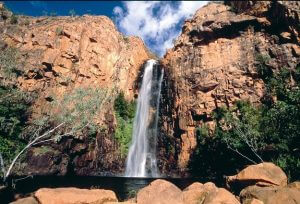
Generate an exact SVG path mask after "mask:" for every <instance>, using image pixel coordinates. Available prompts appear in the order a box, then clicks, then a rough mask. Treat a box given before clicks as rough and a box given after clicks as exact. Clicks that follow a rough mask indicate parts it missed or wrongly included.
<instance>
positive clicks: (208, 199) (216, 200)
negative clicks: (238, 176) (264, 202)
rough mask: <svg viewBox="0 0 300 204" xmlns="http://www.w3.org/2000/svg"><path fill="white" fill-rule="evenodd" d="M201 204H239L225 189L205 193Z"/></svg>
mask: <svg viewBox="0 0 300 204" xmlns="http://www.w3.org/2000/svg"><path fill="white" fill-rule="evenodd" d="M203 204H240V202H239V201H238V200H237V199H236V198H235V196H234V195H233V194H232V193H230V192H229V191H227V190H226V189H224V188H217V189H216V190H215V191H210V192H208V193H207V195H206V196H205V199H204V202H203Z"/></svg>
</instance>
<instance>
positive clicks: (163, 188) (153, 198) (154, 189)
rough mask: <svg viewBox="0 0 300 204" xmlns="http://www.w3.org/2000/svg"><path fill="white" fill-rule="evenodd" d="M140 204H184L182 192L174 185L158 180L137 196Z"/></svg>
mask: <svg viewBox="0 0 300 204" xmlns="http://www.w3.org/2000/svg"><path fill="white" fill-rule="evenodd" d="M137 203H138V204H171V203H172V204H183V195H182V191H181V190H180V189H179V188H177V187H176V186H175V185H174V184H172V183H170V182H168V181H166V180H162V179H157V180H155V181H153V182H151V183H150V184H149V185H148V186H146V187H145V188H142V189H141V190H140V191H139V192H138V194H137Z"/></svg>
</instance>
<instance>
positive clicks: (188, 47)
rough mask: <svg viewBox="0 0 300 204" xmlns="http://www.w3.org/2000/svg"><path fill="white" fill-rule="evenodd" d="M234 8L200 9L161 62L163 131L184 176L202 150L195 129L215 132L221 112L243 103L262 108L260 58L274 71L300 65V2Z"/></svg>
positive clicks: (246, 4)
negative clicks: (204, 126) (215, 116)
mask: <svg viewBox="0 0 300 204" xmlns="http://www.w3.org/2000/svg"><path fill="white" fill-rule="evenodd" d="M229 4H231V6H228V5H224V4H221V3H220V4H218V3H210V4H208V5H206V6H204V7H203V8H201V9H199V10H198V11H197V12H196V14H195V15H194V17H193V18H192V19H190V20H187V21H186V22H185V24H184V26H183V29H182V34H181V35H180V36H179V37H178V39H177V40H176V42H175V45H174V48H172V49H170V50H169V51H168V52H167V53H166V55H165V56H164V58H163V59H162V61H161V63H162V66H163V67H164V69H165V73H166V74H165V81H166V83H165V84H164V89H165V91H164V93H163V103H164V105H162V113H161V114H162V121H163V122H162V123H163V127H162V129H163V130H164V131H165V133H166V135H169V136H171V138H169V140H170V141H172V142H173V146H174V147H175V148H176V150H175V151H173V153H170V155H171V156H170V158H172V157H174V155H175V157H176V155H178V166H179V168H180V169H181V170H182V171H184V170H185V168H186V167H187V165H188V162H189V159H190V156H191V154H192V153H193V151H194V149H195V147H196V145H197V141H196V136H195V128H197V127H199V126H201V125H202V124H203V123H206V124H207V125H208V127H209V128H210V129H211V130H213V129H214V122H213V121H212V112H213V111H214V110H215V109H216V108H218V107H222V106H227V107H230V106H232V105H233V104H234V102H235V101H237V100H249V101H251V102H252V103H254V104H259V103H260V100H261V98H262V96H263V94H264V83H263V81H262V80H261V79H260V78H259V77H258V74H257V72H256V65H257V63H258V62H257V56H258V55H261V56H265V57H267V58H269V60H268V62H267V65H268V66H269V67H271V68H272V69H273V70H279V69H280V68H282V67H286V68H288V69H294V68H295V67H296V66H297V65H298V64H299V62H300V58H299V56H300V52H299V51H300V47H299V42H300V38H299V37H300V36H299V32H300V28H299V8H300V5H299V2H290V3H289V2H273V3H272V2H254V1H253V2H251V1H250V2H249V1H245V2H244V3H241V2H231V3H229ZM172 135H173V137H172ZM174 152H175V153H174Z"/></svg>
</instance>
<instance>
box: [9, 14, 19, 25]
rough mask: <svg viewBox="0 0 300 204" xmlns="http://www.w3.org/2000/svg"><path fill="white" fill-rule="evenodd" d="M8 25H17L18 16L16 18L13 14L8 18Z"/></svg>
mask: <svg viewBox="0 0 300 204" xmlns="http://www.w3.org/2000/svg"><path fill="white" fill-rule="evenodd" d="M10 23H11V24H17V23H18V16H16V15H15V14H13V15H12V16H11V17H10Z"/></svg>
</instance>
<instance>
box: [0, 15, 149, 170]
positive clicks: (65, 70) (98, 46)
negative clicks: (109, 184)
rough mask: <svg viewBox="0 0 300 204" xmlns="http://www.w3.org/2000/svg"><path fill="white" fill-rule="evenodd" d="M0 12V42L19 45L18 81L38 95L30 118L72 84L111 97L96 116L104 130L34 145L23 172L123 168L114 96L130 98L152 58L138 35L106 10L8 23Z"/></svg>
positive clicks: (133, 94)
mask: <svg viewBox="0 0 300 204" xmlns="http://www.w3.org/2000/svg"><path fill="white" fill-rule="evenodd" d="M1 12H2V14H3V15H2V16H1V18H0V25H1V26H0V27H1V29H0V39H1V43H2V45H3V47H5V46H7V45H9V46H12V47H16V48H18V50H19V52H20V54H21V56H20V60H21V61H22V62H23V65H22V69H23V71H24V75H23V76H21V77H19V78H18V86H19V87H20V88H21V89H22V90H24V91H26V92H36V93H37V95H38V97H37V99H36V101H35V102H34V104H33V107H32V110H33V113H32V115H31V118H32V119H36V118H39V117H40V116H42V115H43V114H48V113H49V111H50V109H49V106H50V100H49V98H50V97H53V96H54V97H60V96H62V95H64V94H68V92H69V91H71V90H74V89H75V88H77V87H92V88H99V89H105V90H107V91H108V93H109V94H108V99H109V100H108V101H110V102H108V103H106V104H104V107H103V108H102V109H101V111H100V113H99V115H98V116H97V118H96V120H97V123H98V124H99V126H102V125H105V126H106V127H107V132H105V133H103V134H102V133H101V134H98V135H97V137H96V139H95V140H94V141H92V142H91V141H88V140H86V138H84V136H83V137H82V138H79V140H72V139H71V140H69V139H68V140H67V141H65V142H64V143H63V144H59V145H56V144H52V147H53V149H54V150H53V151H51V152H48V153H46V154H44V155H38V157H35V155H36V154H34V152H36V151H35V149H34V148H33V149H31V150H29V151H28V155H27V167H28V168H27V169H26V170H25V172H26V171H27V172H30V173H32V174H35V173H38V174H66V173H67V171H68V169H73V170H72V171H74V172H75V173H76V174H81V175H89V174H97V173H99V172H101V171H105V172H110V173H120V172H122V171H123V168H124V161H125V158H121V156H120V151H119V145H118V143H117V142H116V140H115V139H114V136H113V134H114V129H115V127H116V119H115V116H114V112H113V99H114V97H115V96H116V94H117V93H118V92H120V91H122V92H124V95H125V98H126V99H128V100H133V99H134V96H135V94H136V89H135V82H136V78H137V75H138V73H139V72H140V68H141V67H142V65H143V64H144V63H145V61H146V60H148V59H149V58H151V54H150V52H148V50H147V48H146V47H145V45H144V43H143V41H142V40H141V39H140V38H138V37H125V36H123V35H122V34H121V33H120V32H119V31H118V30H117V29H116V27H115V25H114V24H113V22H112V20H110V19H109V18H108V17H105V16H89V15H85V16H82V17H38V18H32V17H19V19H18V23H16V24H11V22H10V18H11V15H12V14H11V13H9V12H6V11H1ZM3 16H4V17H3ZM37 151H38V150H37ZM62 152H64V153H63V154H62ZM51 158H52V159H51ZM34 161H37V162H34Z"/></svg>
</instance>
